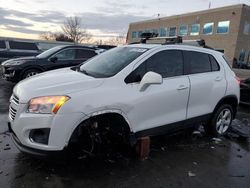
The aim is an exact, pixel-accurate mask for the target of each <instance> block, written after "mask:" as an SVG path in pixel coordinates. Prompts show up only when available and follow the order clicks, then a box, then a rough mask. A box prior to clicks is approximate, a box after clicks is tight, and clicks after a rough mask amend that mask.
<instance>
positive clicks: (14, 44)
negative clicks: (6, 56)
mask: <svg viewBox="0 0 250 188" xmlns="http://www.w3.org/2000/svg"><path fill="white" fill-rule="evenodd" d="M9 45H10V49H13V50H39V49H38V47H37V45H36V44H35V43H31V42H18V41H9Z"/></svg>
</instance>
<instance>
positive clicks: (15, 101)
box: [9, 94, 19, 121]
mask: <svg viewBox="0 0 250 188" xmlns="http://www.w3.org/2000/svg"><path fill="white" fill-rule="evenodd" d="M18 105H19V98H18V97H17V96H16V95H14V94H13V95H12V96H11V98H10V107H9V118H10V120H11V121H14V120H15V117H16V114H17V107H18Z"/></svg>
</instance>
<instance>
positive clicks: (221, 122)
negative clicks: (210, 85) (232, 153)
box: [205, 104, 233, 136]
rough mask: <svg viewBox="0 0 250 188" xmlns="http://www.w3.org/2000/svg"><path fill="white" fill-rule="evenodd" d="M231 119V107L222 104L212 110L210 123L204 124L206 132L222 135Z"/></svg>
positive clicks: (229, 124)
mask: <svg viewBox="0 0 250 188" xmlns="http://www.w3.org/2000/svg"><path fill="white" fill-rule="evenodd" d="M232 120H233V109H232V107H231V106H230V105H228V104H223V105H222V106H220V107H219V108H218V109H217V110H216V111H215V112H214V114H213V117H212V119H211V121H210V123H209V124H207V125H206V126H205V129H206V132H207V133H208V134H211V135H212V136H223V135H225V134H226V133H227V132H228V130H229V128H230V126H231V123H232Z"/></svg>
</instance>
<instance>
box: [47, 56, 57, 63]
mask: <svg viewBox="0 0 250 188" xmlns="http://www.w3.org/2000/svg"><path fill="white" fill-rule="evenodd" d="M49 60H50V61H51V62H53V63H55V62H56V61H57V60H58V58H57V57H56V56H54V57H52V58H50V59H49Z"/></svg>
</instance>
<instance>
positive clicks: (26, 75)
mask: <svg viewBox="0 0 250 188" xmlns="http://www.w3.org/2000/svg"><path fill="white" fill-rule="evenodd" d="M39 73H41V71H40V70H38V69H29V70H27V71H25V72H24V74H23V79H25V78H29V77H31V76H34V75H36V74H39Z"/></svg>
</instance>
